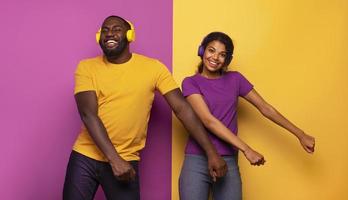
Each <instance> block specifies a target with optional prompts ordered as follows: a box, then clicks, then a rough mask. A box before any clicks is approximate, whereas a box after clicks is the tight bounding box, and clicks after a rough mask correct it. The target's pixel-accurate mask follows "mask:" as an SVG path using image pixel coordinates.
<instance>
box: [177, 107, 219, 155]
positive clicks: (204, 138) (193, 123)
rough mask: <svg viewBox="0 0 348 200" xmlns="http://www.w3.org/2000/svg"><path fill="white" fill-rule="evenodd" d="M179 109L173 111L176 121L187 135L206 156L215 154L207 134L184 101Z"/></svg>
mask: <svg viewBox="0 0 348 200" xmlns="http://www.w3.org/2000/svg"><path fill="white" fill-rule="evenodd" d="M181 104H182V105H181V106H180V109H178V110H176V111H175V110H174V113H175V114H176V116H177V117H178V119H179V120H180V121H181V122H182V124H183V125H184V127H185V128H186V129H187V130H188V132H189V134H190V135H191V136H192V137H193V138H194V139H195V140H196V141H197V143H198V144H199V145H200V146H201V147H202V148H203V149H204V151H205V152H206V154H207V155H210V154H212V153H214V154H216V149H215V147H214V146H213V144H212V143H211V142H210V139H209V137H208V133H207V131H206V130H205V128H204V126H203V124H202V123H201V121H200V120H199V119H198V117H197V115H196V114H195V113H194V111H193V109H192V108H191V106H190V105H189V104H188V103H187V102H186V101H185V102H182V103H181Z"/></svg>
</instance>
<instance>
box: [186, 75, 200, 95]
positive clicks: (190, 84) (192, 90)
mask: <svg viewBox="0 0 348 200" xmlns="http://www.w3.org/2000/svg"><path fill="white" fill-rule="evenodd" d="M182 93H183V95H184V97H188V96H190V95H192V94H201V91H200V90H199V87H198V85H197V83H196V82H195V81H194V80H193V79H192V78H191V77H186V78H185V79H184V81H183V82H182Z"/></svg>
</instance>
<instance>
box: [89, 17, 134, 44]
mask: <svg viewBox="0 0 348 200" xmlns="http://www.w3.org/2000/svg"><path fill="white" fill-rule="evenodd" d="M126 21H127V23H128V24H129V26H130V29H129V30H128V31H127V33H126V38H127V40H128V42H133V41H134V40H135V30H134V26H133V24H132V23H131V22H130V21H128V20H126ZM100 32H101V28H100V29H99V30H98V32H97V33H96V34H95V39H96V40H97V43H98V44H99V40H100Z"/></svg>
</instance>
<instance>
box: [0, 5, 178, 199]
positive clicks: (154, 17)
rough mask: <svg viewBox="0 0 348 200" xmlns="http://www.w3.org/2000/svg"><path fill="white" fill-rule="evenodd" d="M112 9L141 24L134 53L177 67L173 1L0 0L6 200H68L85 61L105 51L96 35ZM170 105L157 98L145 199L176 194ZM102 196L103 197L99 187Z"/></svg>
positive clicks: (0, 167)
mask: <svg viewBox="0 0 348 200" xmlns="http://www.w3.org/2000/svg"><path fill="white" fill-rule="evenodd" d="M111 14H116V15H120V16H123V17H125V18H126V19H128V20H130V21H132V22H133V23H134V25H135V29H136V33H137V40H136V42H135V43H134V44H132V45H131V47H132V49H133V50H134V51H135V52H139V53H143V54H145V55H148V56H151V57H155V58H158V59H160V60H161V61H162V62H164V63H165V64H166V65H167V66H168V67H169V68H170V69H171V60H172V58H171V55H172V47H171V42H172V1H171V0H166V1H163V0H147V1H142V0H138V1H127V0H99V1H86V0H77V1H47V0H32V1H25V0H22V1H19V0H11V1H10V0H2V1H1V3H0V24H1V33H0V34H1V45H0V56H1V66H0V91H1V98H0V101H1V102H0V103H1V104H0V105H1V111H0V124H1V136H0V138H1V139H0V141H1V144H0V152H1V155H2V156H1V161H0V194H1V197H0V198H1V199H21V200H24V199H35V200H36V199H50V200H54V199H61V198H62V196H61V193H62V186H63V181H64V176H65V168H66V164H67V160H68V157H69V153H70V151H71V147H72V144H73V142H74V140H75V138H76V136H77V133H78V130H79V128H80V123H81V122H80V119H79V116H78V114H77V110H76V107H75V103H74V99H73V73H74V70H75V67H76V65H77V63H78V61H79V60H80V59H82V58H86V57H92V56H95V55H97V54H100V53H101V51H100V50H99V47H98V46H97V44H96V43H95V40H94V37H95V36H94V34H95V32H96V30H97V29H98V27H99V26H100V24H101V22H102V20H103V19H104V18H105V17H106V16H108V15H111ZM170 134H171V112H170V110H169V108H168V106H167V105H166V103H165V102H164V101H163V98H162V97H159V98H158V97H157V99H156V101H155V105H154V108H153V112H152V118H151V122H150V127H149V137H148V141H147V147H146V148H145V150H144V152H143V160H142V162H141V171H140V176H141V193H142V199H151V200H156V199H159V200H166V199H170V190H171V185H170V184H171V180H170V177H171V153H170V152H171V137H170ZM96 199H104V197H103V195H102V193H101V192H100V191H99V192H98V195H97V197H96Z"/></svg>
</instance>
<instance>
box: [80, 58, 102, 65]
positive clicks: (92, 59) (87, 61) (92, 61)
mask: <svg viewBox="0 0 348 200" xmlns="http://www.w3.org/2000/svg"><path fill="white" fill-rule="evenodd" d="M101 61H103V56H95V57H90V58H84V59H82V60H80V63H84V64H90V63H93V64H94V63H98V62H101Z"/></svg>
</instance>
